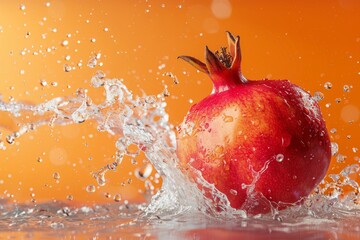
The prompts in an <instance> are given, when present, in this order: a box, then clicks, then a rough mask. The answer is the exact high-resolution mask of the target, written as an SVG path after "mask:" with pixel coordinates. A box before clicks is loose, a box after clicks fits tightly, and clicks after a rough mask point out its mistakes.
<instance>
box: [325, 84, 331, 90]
mask: <svg viewBox="0 0 360 240" xmlns="http://www.w3.org/2000/svg"><path fill="white" fill-rule="evenodd" d="M324 88H325V89H327V90H330V89H331V88H332V83H331V82H326V83H324Z"/></svg>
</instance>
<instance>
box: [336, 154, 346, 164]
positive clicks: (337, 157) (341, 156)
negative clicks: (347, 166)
mask: <svg viewBox="0 0 360 240" xmlns="http://www.w3.org/2000/svg"><path fill="white" fill-rule="evenodd" d="M346 158H347V157H346V156H344V155H342V154H340V153H339V154H338V155H337V156H336V161H337V162H338V163H342V162H344V161H345V160H346Z"/></svg>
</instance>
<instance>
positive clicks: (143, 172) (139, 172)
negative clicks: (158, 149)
mask: <svg viewBox="0 0 360 240" xmlns="http://www.w3.org/2000/svg"><path fill="white" fill-rule="evenodd" d="M152 170H153V168H152V165H151V164H150V163H148V164H146V165H145V166H143V167H141V168H137V169H135V176H136V177H137V178H138V179H140V180H145V179H146V178H148V177H149V176H150V175H151V173H152Z"/></svg>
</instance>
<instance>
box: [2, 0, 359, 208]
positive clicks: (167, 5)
mask: <svg viewBox="0 0 360 240" xmlns="http://www.w3.org/2000/svg"><path fill="white" fill-rule="evenodd" d="M22 4H23V5H22ZM359 23H360V4H359V3H358V1H357V0H337V1H335V0H328V1H280V0H278V1H267V0H257V1H253V0H251V1H250V0H241V1H227V0H213V1H211V0H207V1H200V0H191V1H190V0H188V1H187V0H181V1H179V0H178V1H155V0H154V1H151V0H149V1H145V0H144V1H130V0H129V1H100V0H99V1H69V0H66V1H1V2H0V46H1V47H0V93H1V94H2V97H3V100H5V101H8V100H9V98H10V97H13V98H14V101H23V102H29V103H40V102H44V101H45V100H49V99H51V98H53V97H56V96H68V95H74V93H75V91H76V89H77V88H87V89H89V94H90V95H91V96H92V97H93V98H94V99H95V100H98V101H99V100H100V99H102V92H101V90H98V89H92V88H91V86H90V79H91V77H92V76H93V75H94V73H95V71H96V70H99V69H100V70H103V71H104V72H105V73H106V74H107V76H108V77H110V78H114V77H116V78H124V82H125V84H126V85H127V86H128V87H129V89H131V90H132V91H133V92H134V93H135V94H141V91H142V90H144V91H145V92H146V93H147V94H157V93H161V92H162V91H163V90H164V84H166V85H167V86H168V90H169V92H170V97H168V98H167V103H168V106H167V111H168V113H169V115H170V121H171V122H172V123H174V124H178V123H180V122H181V120H182V119H183V117H184V115H185V114H186V112H187V109H188V108H189V107H190V105H191V104H190V101H189V100H193V101H194V102H197V101H199V100H200V99H202V98H203V97H205V96H206V95H208V94H209V93H210V91H211V82H210V80H209V79H208V78H207V76H205V75H204V74H202V73H197V72H196V71H195V70H194V69H193V68H192V67H191V66H189V65H188V64H186V63H184V62H182V61H180V60H177V59H176V57H177V56H178V55H183V54H186V55H192V56H195V57H197V58H199V59H203V55H204V46H205V45H208V46H209V47H210V49H212V50H216V49H219V48H220V47H221V46H224V45H226V35H225V31H226V30H229V31H231V32H232V33H233V34H236V35H240V36H241V45H242V55H243V62H242V69H243V73H244V75H245V76H246V77H247V78H248V79H262V78H265V77H266V78H270V79H289V80H291V81H292V82H293V83H295V84H298V85H300V86H302V87H303V88H304V89H307V90H309V91H310V92H311V93H314V92H315V91H321V92H322V93H324V95H325V98H324V100H322V101H321V102H320V106H321V108H322V111H323V115H324V117H325V119H326V122H327V126H328V128H329V129H332V128H336V129H337V132H336V133H334V134H331V138H332V141H336V142H337V143H338V144H339V148H340V150H339V151H340V153H341V154H343V155H345V156H347V159H346V160H345V162H344V163H337V162H336V161H335V160H333V162H332V165H331V169H330V171H332V172H339V170H341V169H342V168H343V167H345V166H347V165H348V164H350V163H353V162H355V161H356V159H357V156H358V155H357V154H359V153H358V152H357V153H355V152H354V151H353V150H352V148H357V147H358V143H359V140H360V139H359V138H360V134H359V133H360V130H359V129H360V128H359V115H360V112H359V111H360V110H359V109H360V101H359V100H360V94H359V93H360V92H359V87H360V84H359V80H360V79H359V78H360V63H359V61H360V56H359V53H360V25H359ZM91 39H95V40H92V41H91ZM64 40H67V41H68V45H67V46H62V44H61V43H62V42H63V41H64ZM96 53H101V58H100V60H99V62H101V63H102V64H99V62H98V66H96V67H95V68H89V67H87V66H86V65H87V62H88V60H89V59H90V58H91V57H92V56H94V54H96ZM66 56H70V59H69V57H66ZM79 62H80V63H82V66H78V64H79ZM65 64H67V65H68V66H71V67H73V69H72V70H71V71H70V72H65V71H64V65H65ZM165 72H172V73H173V74H175V75H176V76H177V77H178V79H179V82H180V83H179V84H174V82H173V80H172V79H171V78H170V77H168V76H163V74H164V73H165ZM41 80H45V81H47V83H48V85H47V86H42V85H40V81H41ZM328 81H329V82H331V83H332V85H333V87H332V89H331V90H326V89H325V88H324V83H325V82H328ZM52 82H57V84H58V85H57V86H52V85H51V83H52ZM344 85H349V86H350V92H344V91H343V87H344ZM336 98H340V99H341V102H340V103H336V102H335V99H336ZM327 103H330V104H331V105H330V107H328V108H327V107H325V104H327ZM349 121H352V123H351V124H350V123H349ZM16 123H17V120H16V119H15V120H14V119H13V118H11V117H9V115H8V114H5V113H0V132H2V136H1V139H2V141H5V136H6V135H7V134H8V133H9V131H14V130H16V129H17V126H16ZM91 134H92V135H93V137H91V136H92V135H91ZM115 140H116V137H113V136H109V135H107V134H105V133H98V132H97V130H96V126H94V125H93V124H92V123H91V122H85V123H83V124H80V125H72V126H66V127H47V126H45V127H41V128H39V129H38V130H36V131H34V132H31V133H28V134H26V135H24V136H22V137H21V138H20V139H18V140H17V141H16V143H15V144H13V145H9V144H7V143H6V144H5V145H6V147H7V150H6V151H3V150H0V195H2V196H3V197H4V198H6V199H8V198H9V199H10V200H11V201H20V202H24V201H30V200H31V198H32V197H34V198H35V199H36V200H37V201H38V202H39V201H48V200H50V199H57V200H60V201H67V200H66V196H67V195H69V194H71V195H72V196H73V198H74V200H73V202H80V203H92V202H109V201H113V200H112V199H111V198H110V199H108V198H105V197H104V195H105V193H106V192H108V193H110V194H111V195H112V196H113V195H115V194H117V193H120V194H122V196H123V200H124V199H127V200H130V201H134V200H142V199H143V198H142V194H140V193H139V192H138V190H139V189H143V186H144V182H142V181H140V180H137V179H136V178H135V177H134V176H133V175H130V174H133V171H134V169H135V168H136V167H138V166H140V165H141V164H142V160H143V159H144V157H143V156H140V157H139V159H138V165H135V166H133V165H132V164H131V162H130V160H129V159H128V160H126V161H124V162H123V164H122V165H121V166H120V168H119V169H118V171H117V172H110V173H108V174H107V177H108V179H109V182H108V183H107V185H106V186H105V187H101V188H98V189H97V190H96V191H95V192H94V193H87V192H86V191H85V188H86V186H87V185H88V184H94V185H96V182H95V180H94V179H93V177H92V176H91V172H92V171H96V170H98V169H99V168H101V167H102V166H104V165H106V164H107V163H110V162H112V156H113V155H114V154H115ZM39 157H41V158H42V159H43V162H41V163H39V162H38V161H37V159H38V158H39ZM89 159H92V160H89ZM54 172H58V173H59V174H60V179H59V181H58V182H56V180H55V179H54V178H53V174H54ZM153 176H154V174H153ZM129 178H132V180H133V181H132V183H131V184H127V180H128V179H129ZM122 182H125V183H126V184H125V186H121V183H122ZM155 185H156V184H155ZM157 186H158V185H157ZM32 193H33V196H32V197H31V194H32Z"/></svg>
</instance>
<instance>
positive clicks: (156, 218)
mask: <svg viewBox="0 0 360 240" xmlns="http://www.w3.org/2000/svg"><path fill="white" fill-rule="evenodd" d="M91 82H92V85H93V87H95V88H103V89H104V91H105V96H106V98H105V100H104V101H103V102H102V103H100V104H94V103H93V101H92V99H91V98H90V97H89V96H88V95H87V91H86V90H85V89H78V90H77V92H76V97H56V98H54V99H52V100H50V101H47V102H44V103H42V104H39V105H29V104H23V103H16V102H9V103H5V102H2V101H0V110H1V111H6V112H9V113H11V114H12V115H14V116H15V117H19V116H21V115H22V114H23V113H24V112H29V111H30V112H32V113H33V115H34V116H38V119H39V120H36V121H33V122H31V123H23V124H21V125H20V127H19V129H18V130H17V131H15V132H13V133H11V134H9V135H8V136H7V137H6V141H7V142H8V143H9V144H13V143H14V142H15V141H16V139H17V138H19V137H20V136H21V135H23V134H25V133H27V132H29V131H34V130H36V129H37V128H38V127H40V126H43V125H67V124H75V123H82V122H84V121H88V120H91V121H95V122H96V123H97V129H98V130H99V131H103V132H105V131H106V132H108V133H110V134H113V135H115V136H116V137H117V141H116V143H115V145H116V148H117V152H116V158H115V160H114V162H113V163H111V164H108V165H106V166H104V167H103V168H101V169H100V170H99V171H97V172H95V173H93V176H94V178H95V179H96V180H97V183H98V185H99V186H103V185H105V182H106V173H107V172H108V171H113V170H115V169H116V168H117V167H119V166H120V165H121V163H122V160H123V158H124V156H126V155H127V156H130V157H131V156H134V154H135V155H136V154H138V152H135V153H134V152H133V151H131V150H129V147H130V146H133V145H135V146H137V147H138V149H140V150H141V151H143V152H144V154H145V155H146V157H147V158H148V159H149V160H150V162H151V164H152V166H153V167H154V168H155V169H156V171H157V172H158V173H159V174H160V175H161V177H162V179H163V184H162V188H161V189H160V190H159V191H158V192H157V193H156V194H155V195H154V196H153V197H152V199H151V202H150V203H149V204H148V205H146V204H139V205H131V204H125V205H121V206H120V207H119V208H117V209H116V206H114V205H105V206H94V207H85V206H83V207H80V208H69V207H67V206H63V205H61V204H60V205H59V204H58V205H54V204H39V205H38V206H36V207H28V206H26V205H17V206H16V207H10V206H9V204H8V203H6V202H4V203H0V207H1V211H2V215H1V216H0V229H1V230H4V229H8V228H9V226H10V229H11V227H12V229H13V230H16V231H18V230H25V231H28V230H31V231H35V230H36V229H39V228H44V227H50V229H62V230H66V231H68V232H71V231H74V229H75V230H76V229H79V228H81V227H83V225H87V228H88V229H90V228H91V227H93V228H94V227H95V226H96V227H95V229H97V230H96V231H97V233H99V232H101V233H103V235H105V236H111V235H107V234H109V231H110V232H111V230H109V223H111V224H110V226H111V227H112V228H113V229H127V230H126V231H125V232H126V234H129V236H138V237H143V238H145V237H147V236H152V235H154V234H155V235H156V236H158V237H159V238H161V236H164V237H166V236H169V235H168V234H169V232H168V231H166V230H169V229H173V228H174V226H176V228H177V229H178V234H179V235H178V236H177V237H181V236H182V237H184V236H186V234H187V233H189V232H190V233H191V231H195V230H196V233H198V234H200V236H206V234H205V233H204V232H201V229H203V228H204V227H206V228H207V229H208V231H209V229H210V232H213V233H214V234H217V233H218V231H219V230H218V228H221V227H224V225H223V222H224V221H227V222H226V228H225V229H224V230H223V231H225V232H227V231H234V229H237V231H238V232H237V233H235V234H238V235H233V236H234V237H239V236H242V235H241V234H248V235H244V236H251V233H254V232H255V233H256V234H260V235H261V234H263V235H264V236H265V235H266V234H267V233H268V232H269V231H273V232H275V233H279V234H280V233H288V234H289V233H294V235H293V236H297V235H296V232H299V231H300V232H302V233H303V234H305V235H304V236H305V238H306V236H311V235H306V234H307V231H309V229H310V230H311V229H313V225H314V224H316V225H317V234H319V233H321V234H324V236H325V237H326V236H327V237H329V236H330V238H332V237H334V238H337V237H338V236H337V235H336V234H337V233H340V234H344V233H345V232H346V233H347V234H355V235H357V234H358V233H359V232H360V227H358V226H356V221H357V220H359V214H360V210H359V205H358V204H359V203H360V198H359V185H358V183H357V182H356V181H354V180H352V178H351V177H352V176H354V175H355V174H358V172H359V170H360V167H359V165H358V164H353V165H350V166H347V167H345V168H344V169H343V170H342V171H341V172H340V173H339V174H329V176H328V177H329V178H330V179H331V180H332V181H331V182H325V181H323V184H322V185H321V187H318V188H317V189H316V190H315V191H314V193H313V194H312V195H311V196H309V197H307V198H305V199H302V204H297V205H296V204H294V205H293V206H292V207H290V208H287V209H286V210H282V211H278V210H277V206H275V205H273V207H272V209H271V210H272V211H271V213H270V214H267V215H256V216H247V214H246V211H244V210H236V209H233V208H232V207H231V206H230V204H229V201H228V200H227V198H226V196H225V195H224V194H222V193H221V192H219V191H218V190H217V189H216V188H215V187H214V185H213V184H210V183H208V182H206V181H205V180H204V179H203V178H202V177H201V172H200V171H197V170H195V169H191V170H192V171H193V172H194V173H196V174H197V180H196V182H193V181H191V180H190V179H188V177H187V176H186V175H184V174H183V173H182V172H181V168H180V166H179V164H178V159H177V156H176V139H175V133H174V131H173V130H172V129H173V128H172V126H171V124H170V123H169V122H168V115H167V113H166V111H165V106H166V103H165V102H163V101H162V100H161V99H159V98H157V97H156V96H144V97H139V96H134V95H133V94H132V93H131V91H129V90H128V89H127V87H126V86H125V85H124V84H123V82H122V81H121V80H119V79H108V78H105V75H104V73H103V72H101V71H98V72H97V73H96V75H95V76H94V77H93V78H92V80H91ZM315 98H316V97H315ZM155 119H156V120H155ZM332 146H333V155H336V154H337V153H338V147H337V144H335V143H334V144H332ZM0 149H3V150H5V149H6V146H5V145H4V144H3V143H2V144H0ZM282 158H283V156H279V155H278V156H274V158H273V159H269V160H268V161H267V162H266V164H265V165H264V166H263V168H262V169H261V170H260V171H259V172H255V171H253V181H252V183H251V184H250V185H244V186H243V187H244V189H245V188H246V189H247V195H248V198H247V201H246V206H245V208H244V209H246V207H251V206H252V204H254V203H255V202H256V201H267V200H266V199H265V198H264V197H263V196H262V195H261V194H259V193H256V192H254V189H255V184H256V182H257V180H258V179H259V178H260V177H261V174H262V173H263V172H265V171H266V170H267V167H268V165H269V164H272V162H274V161H277V162H281V161H282ZM152 166H151V165H150V164H148V165H145V166H144V167H143V168H139V169H137V170H136V172H135V174H137V175H138V177H139V178H142V177H143V178H146V176H148V175H150V174H151V171H152ZM120 167H121V166H120ZM54 178H55V179H59V178H60V175H59V174H58V173H54ZM345 186H347V187H351V188H352V189H353V190H354V191H353V192H351V193H349V194H347V195H345V196H344V192H343V190H342V189H343V188H344V187H345ZM88 188H89V189H88ZM88 188H87V190H89V191H90V192H91V191H92V189H93V190H95V186H93V185H89V186H88ZM232 194H237V193H236V191H235V192H233V193H232ZM204 195H206V196H211V197H208V198H205V197H204ZM117 199H121V196H120V195H118V196H117ZM219 210H220V211H219ZM29 219H30V220H33V221H30V220H29ZM86 219H87V220H86ZM89 219H90V220H89ZM134 219H135V220H134ZM85 220H86V221H88V223H84V221H85ZM228 220H231V223H230V222H229V221H228ZM158 223H161V224H158ZM149 224H150V225H149ZM354 224H355V225H354ZM330 228H331V229H333V230H332V231H330V232H329V229H330ZM151 229H152V230H151ZM154 229H157V230H156V233H155V232H154ZM199 229H200V230H199ZM139 232H140V233H139ZM94 234H95V233H94ZM136 234H140V235H136ZM147 234H150V235H147ZM182 234H185V235H184V236H183V235H182ZM249 234H250V235H249ZM329 234H330V235H329ZM334 234H335V235H334ZM355 235H354V236H355ZM172 236H175V235H172ZM209 236H211V235H209ZM275 236H276V234H275ZM279 236H280V235H279Z"/></svg>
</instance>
